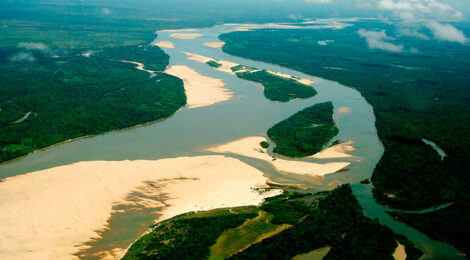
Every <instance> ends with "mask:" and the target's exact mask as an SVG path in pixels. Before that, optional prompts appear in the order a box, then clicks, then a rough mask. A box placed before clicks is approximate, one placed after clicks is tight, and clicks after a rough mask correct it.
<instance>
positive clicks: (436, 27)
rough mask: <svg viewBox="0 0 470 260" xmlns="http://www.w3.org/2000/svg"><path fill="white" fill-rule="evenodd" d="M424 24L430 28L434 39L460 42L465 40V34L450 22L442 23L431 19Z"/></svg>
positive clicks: (462, 42)
mask: <svg viewBox="0 0 470 260" xmlns="http://www.w3.org/2000/svg"><path fill="white" fill-rule="evenodd" d="M425 26H426V27H427V28H429V30H431V32H432V34H433V35H434V38H435V39H438V40H441V41H449V42H458V43H461V44H464V43H466V42H467V37H466V36H465V34H464V33H463V32H462V31H459V30H458V29H456V28H455V27H454V26H452V25H450V24H442V23H438V22H435V21H431V22H428V23H426V25H425Z"/></svg>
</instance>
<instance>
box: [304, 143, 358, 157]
mask: <svg viewBox="0 0 470 260" xmlns="http://www.w3.org/2000/svg"><path fill="white" fill-rule="evenodd" d="M354 151H356V148H355V147H354V142H352V141H349V142H344V143H340V144H337V145H333V146H331V147H328V148H326V149H325V150H323V151H321V152H319V153H316V154H314V155H312V156H309V158H316V159H331V158H349V157H353V156H352V155H350V154H348V153H351V152H354Z"/></svg>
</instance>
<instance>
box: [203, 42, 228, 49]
mask: <svg viewBox="0 0 470 260" xmlns="http://www.w3.org/2000/svg"><path fill="white" fill-rule="evenodd" d="M203 45H204V46H206V47H209V48H214V49H220V48H222V47H224V45H225V42H205V43H203Z"/></svg>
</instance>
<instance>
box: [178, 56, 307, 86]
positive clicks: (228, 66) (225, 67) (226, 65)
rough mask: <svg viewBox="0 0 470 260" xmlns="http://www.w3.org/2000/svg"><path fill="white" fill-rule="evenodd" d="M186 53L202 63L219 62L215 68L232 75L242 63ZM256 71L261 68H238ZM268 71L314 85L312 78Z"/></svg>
mask: <svg viewBox="0 0 470 260" xmlns="http://www.w3.org/2000/svg"><path fill="white" fill-rule="evenodd" d="M184 54H186V56H187V57H188V59H190V60H194V61H197V62H201V63H207V62H209V61H213V62H217V63H219V64H220V65H221V66H220V67H218V68H216V67H213V68H214V69H215V70H219V71H223V72H226V73H230V74H232V75H236V74H235V72H234V71H232V68H233V67H236V66H240V64H238V63H235V62H231V61H226V60H219V59H213V58H210V57H206V56H202V55H199V54H195V53H190V52H185V53H184ZM256 71H259V70H253V69H250V68H248V67H245V68H244V69H241V70H238V71H236V72H256ZM266 71H267V72H269V73H271V74H273V75H276V76H279V77H282V78H286V79H292V80H295V81H297V82H299V83H301V84H304V85H312V84H313V83H314V81H313V80H310V79H303V78H299V77H295V76H292V75H289V74H285V73H281V72H275V71H272V70H266Z"/></svg>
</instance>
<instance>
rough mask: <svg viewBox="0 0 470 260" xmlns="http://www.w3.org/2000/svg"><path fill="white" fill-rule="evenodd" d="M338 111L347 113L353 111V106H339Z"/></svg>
mask: <svg viewBox="0 0 470 260" xmlns="http://www.w3.org/2000/svg"><path fill="white" fill-rule="evenodd" d="M337 111H338V113H342V114H345V113H349V112H351V108H350V107H340V108H338V110H337Z"/></svg>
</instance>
